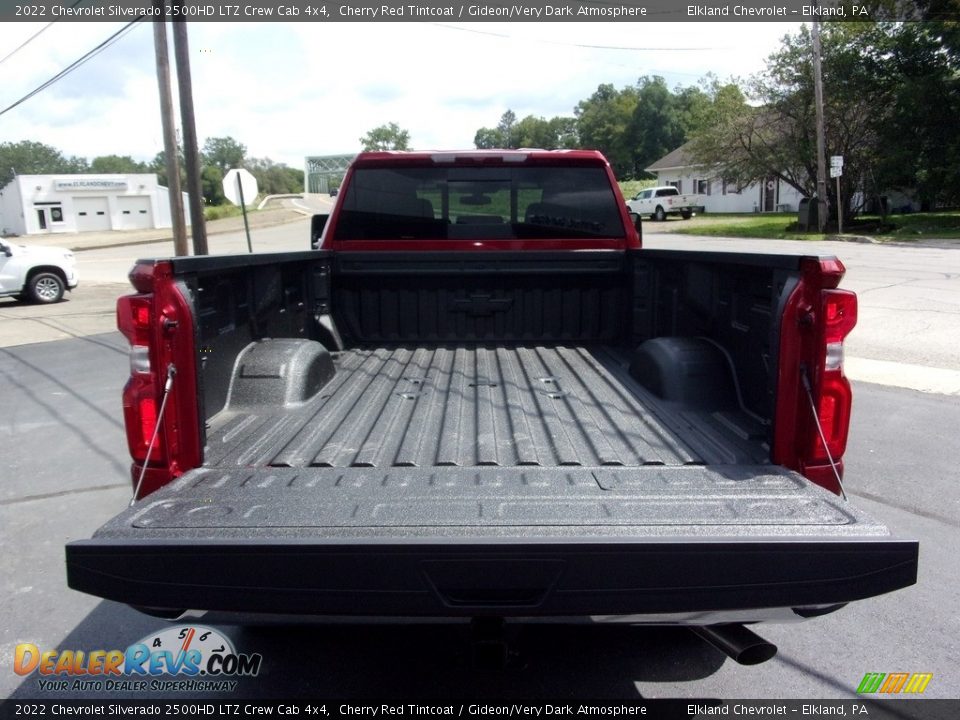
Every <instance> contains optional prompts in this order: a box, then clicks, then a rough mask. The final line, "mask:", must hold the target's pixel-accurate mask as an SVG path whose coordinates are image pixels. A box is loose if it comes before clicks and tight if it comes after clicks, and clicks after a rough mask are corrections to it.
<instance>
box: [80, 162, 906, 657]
mask: <svg viewBox="0 0 960 720" xmlns="http://www.w3.org/2000/svg"><path fill="white" fill-rule="evenodd" d="M313 227H314V233H313V234H314V237H313V242H314V246H315V249H312V250H309V251H304V252H292V253H276V254H255V255H237V256H207V257H182V258H167V259H152V260H141V261H139V262H138V263H137V264H136V266H135V267H134V269H133V270H132V271H131V274H130V280H131V282H132V284H133V286H134V288H135V293H134V294H132V295H128V296H126V297H123V298H121V299H120V300H119V302H118V305H117V318H118V323H119V327H120V330H121V331H122V333H123V334H124V336H125V337H126V338H127V339H128V340H129V342H130V357H131V374H130V379H129V381H128V383H127V385H126V388H125V389H124V392H123V408H124V417H125V421H126V428H127V436H128V441H129V448H130V454H131V456H132V459H133V466H132V479H133V484H134V486H135V496H136V502H134V503H133V504H132V506H131V507H130V508H129V509H126V510H124V511H123V512H121V513H120V514H119V515H118V516H117V517H115V518H114V519H113V520H111V521H110V522H108V523H107V524H106V525H105V526H103V527H102V528H101V529H100V530H99V531H98V532H97V533H96V534H95V535H94V537H93V538H92V539H90V540H84V541H78V542H72V543H70V544H69V545H68V546H67V548H66V559H67V574H68V581H69V585H70V586H71V587H72V588H75V589H77V590H81V591H84V592H87V593H91V594H94V595H98V596H100V597H104V598H109V599H112V600H117V601H121V602H124V603H128V604H130V605H133V606H135V607H137V608H140V609H143V610H145V611H147V612H151V613H154V614H157V615H161V616H167V617H174V616H177V615H178V614H179V613H182V612H183V611H186V610H196V611H207V612H218V613H222V614H226V615H231V614H247V613H253V614H257V613H270V614H277V613H282V614H294V615H319V616H324V615H351V616H406V617H410V616H418V617H427V618H429V617H450V616H459V617H468V618H480V617H494V618H504V617H526V618H529V617H544V616H546V617H557V618H570V617H573V616H578V617H589V618H592V619H594V620H625V621H630V622H645V623H661V624H663V623H666V624H686V625H690V626H694V627H698V628H701V632H703V633H707V634H710V636H711V637H712V639H713V640H714V641H719V642H720V643H721V644H722V643H723V642H726V643H727V645H728V652H731V653H732V654H736V652H737V646H738V643H739V640H738V638H740V639H742V638H743V633H742V632H741V631H743V630H744V629H743V627H742V624H743V623H757V622H762V621H770V620H783V619H794V620H796V619H798V618H807V617H812V616H816V615H820V614H824V613H827V612H830V611H833V610H835V609H837V608H838V607H840V606H842V605H844V604H845V603H849V602H851V601H854V600H860V599H864V598H869V597H871V596H875V595H879V594H881V593H886V592H889V591H892V590H896V589H898V588H903V587H905V586H908V585H911V584H913V583H914V582H915V580H916V572H917V555H918V546H917V543H916V542H912V541H909V540H904V539H898V538H896V537H893V536H891V534H890V533H889V532H888V530H887V529H886V528H885V527H884V526H883V525H881V524H880V523H878V522H876V521H874V520H872V519H870V518H869V517H867V516H866V515H865V514H864V513H863V512H861V511H860V510H858V509H857V508H855V507H854V506H853V505H851V504H850V503H847V502H846V501H845V500H844V499H842V498H841V497H840V493H842V489H841V486H840V478H841V477H842V471H843V454H844V449H845V446H846V442H847V428H848V424H849V419H850V407H851V393H850V385H849V383H848V382H847V380H846V378H845V377H844V373H843V340H844V337H845V336H846V335H847V334H848V333H849V332H850V330H851V329H852V328H853V326H854V324H855V322H856V316H857V303H856V297H855V296H854V295H853V294H852V293H850V292H848V291H845V290H841V289H838V285H839V283H840V280H841V278H842V276H843V273H844V268H843V265H842V264H841V263H840V261H839V260H837V259H836V258H834V257H816V256H791V255H761V254H737V253H707V252H697V251H665V250H649V249H643V248H641V239H640V234H639V230H640V223H639V220H638V219H637V218H635V217H631V216H630V215H629V214H628V211H627V208H626V205H625V204H624V201H623V197H622V195H621V194H620V191H619V189H618V187H617V184H616V182H615V179H614V176H613V174H612V172H611V170H610V166H609V165H608V164H607V162H606V161H605V160H604V158H603V157H602V156H601V155H600V154H599V153H595V152H587V151H554V152H542V151H536V152H534V151H531V152H525V151H487V152H463V153H460V152H442V153H365V154H361V155H360V156H358V157H357V158H356V160H355V161H354V163H353V164H352V166H351V168H350V170H349V171H348V173H347V174H346V177H345V179H344V182H343V186H342V188H341V192H340V194H339V196H338V198H337V202H336V205H335V207H334V208H333V211H332V213H331V215H330V217H329V218H326V217H322V216H320V217H318V218H316V219H315V222H314V226H313ZM740 649H741V650H742V646H740ZM766 656H769V654H767V655H766ZM754 657H755V659H757V656H754ZM741 659H742V658H741ZM759 659H762V658H759Z"/></svg>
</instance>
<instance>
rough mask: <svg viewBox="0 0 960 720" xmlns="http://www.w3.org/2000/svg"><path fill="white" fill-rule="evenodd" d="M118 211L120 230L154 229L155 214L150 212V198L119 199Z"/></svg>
mask: <svg viewBox="0 0 960 720" xmlns="http://www.w3.org/2000/svg"><path fill="white" fill-rule="evenodd" d="M117 209H118V210H119V211H120V222H119V224H118V227H117V229H118V230H138V229H140V228H152V227H153V213H151V212H150V198H149V197H143V196H134V197H118V198H117Z"/></svg>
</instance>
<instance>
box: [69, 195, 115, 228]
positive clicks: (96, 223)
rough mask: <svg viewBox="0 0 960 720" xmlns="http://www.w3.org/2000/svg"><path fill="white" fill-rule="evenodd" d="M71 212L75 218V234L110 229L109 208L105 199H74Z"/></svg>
mask: <svg viewBox="0 0 960 720" xmlns="http://www.w3.org/2000/svg"><path fill="white" fill-rule="evenodd" d="M73 212H74V213H76V216H77V232H85V231H87V230H109V229H110V206H109V205H108V204H107V199H106V198H105V197H75V198H74V199H73Z"/></svg>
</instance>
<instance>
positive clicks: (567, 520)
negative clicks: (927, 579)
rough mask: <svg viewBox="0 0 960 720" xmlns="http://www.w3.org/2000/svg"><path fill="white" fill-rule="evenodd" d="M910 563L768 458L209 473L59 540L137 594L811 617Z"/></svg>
mask: <svg viewBox="0 0 960 720" xmlns="http://www.w3.org/2000/svg"><path fill="white" fill-rule="evenodd" d="M917 557H918V543H916V542H914V541H906V540H898V539H895V538H892V537H891V536H890V534H889V532H888V531H887V529H886V528H885V527H884V526H883V525H881V524H879V523H877V522H876V521H874V520H871V519H870V518H869V517H867V516H866V515H864V514H863V513H862V512H860V511H858V510H857V509H856V508H854V507H852V506H851V505H850V504H849V503H846V502H844V501H843V500H841V499H840V498H838V497H836V496H834V495H832V494H831V493H828V492H827V491H825V490H823V489H822V488H819V487H817V486H815V485H813V484H811V483H809V482H808V481H807V480H805V479H804V478H803V477H801V476H800V475H798V474H796V473H794V472H792V471H789V470H786V469H784V468H781V467H777V466H769V465H764V466H754V467H746V466H742V465H730V466H722V465H721V466H680V467H666V466H644V467H632V468H622V467H596V468H585V467H562V468H540V467H521V468H499V467H479V468H476V467H474V468H460V467H442V468H441V467H437V468H430V469H426V470H424V469H422V468H402V467H399V468H398V467H394V468H388V469H379V470H378V469H376V468H362V467H351V468H319V467H309V468H284V467H270V468H260V469H232V470H220V469H198V470H194V471H191V472H190V473H188V474H186V475H184V476H183V477H182V478H180V479H179V480H178V481H176V482H174V483H172V484H170V485H168V486H167V487H164V488H162V489H160V490H159V491H157V492H155V493H153V494H152V495H150V496H148V497H147V498H145V499H144V500H142V501H140V502H139V503H137V504H136V505H135V506H133V507H132V508H129V509H128V510H125V511H124V512H122V513H120V514H119V515H118V516H117V517H115V518H114V519H113V520H111V521H110V522H108V523H107V524H106V525H105V526H103V527H102V528H101V529H100V530H99V531H98V532H97V533H96V534H95V535H94V537H93V538H92V539H90V540H83V541H78V542H73V543H70V544H69V545H67V548H66V559H67V575H68V582H69V585H70V587H72V588H74V589H76V590H81V591H83V592H87V593H90V594H93V595H97V596H100V597H103V598H108V599H111V600H117V601H121V602H125V603H129V604H132V605H138V606H144V607H151V608H168V609H174V610H185V609H198V610H222V611H236V612H269V613H298V614H321V615H322V614H336V615H387V616H400V615H403V616H457V615H463V616H472V615H478V614H484V613H489V614H497V615H517V616H569V615H622V614H675V613H696V612H709V611H729V610H750V609H758V608H791V609H795V610H796V611H797V614H798V615H803V614H804V613H805V612H811V610H810V609H812V608H817V607H825V606H829V605H837V604H842V603H847V602H850V601H853V600H858V599H863V598H867V597H871V596H874V595H879V594H882V593H886V592H890V591H892V590H896V589H898V588H902V587H906V586H908V585H912V584H913V583H915V582H916V575H917ZM811 614H814V613H812V612H811Z"/></svg>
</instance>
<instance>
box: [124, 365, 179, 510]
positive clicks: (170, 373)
mask: <svg viewBox="0 0 960 720" xmlns="http://www.w3.org/2000/svg"><path fill="white" fill-rule="evenodd" d="M176 374H177V367H176V366H175V365H174V364H173V363H170V364H169V365H167V381H166V383H164V385H163V399H162V400H161V401H160V412H158V413H157V423H156V425H154V427H153V437H151V438H150V444H149V445H147V456H146V457H145V458H144V459H143V467H141V468H140V477H139V478H138V479H137V486H136V487H135V488H134V490H133V497H132V498H130V507H133V504H134V503H135V502H137V497H138V496H139V495H140V486H141V485H142V484H143V478H144V476H145V475H146V474H147V465H148V464H149V463H150V453H152V452H153V446H154V445H155V444H156V442H157V434H158V433H159V432H160V425H161V424H162V423H163V413H164V411H165V410H166V409H167V398H168V397H169V396H170V389H171V388H172V387H173V378H174V376H175V375H176Z"/></svg>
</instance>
